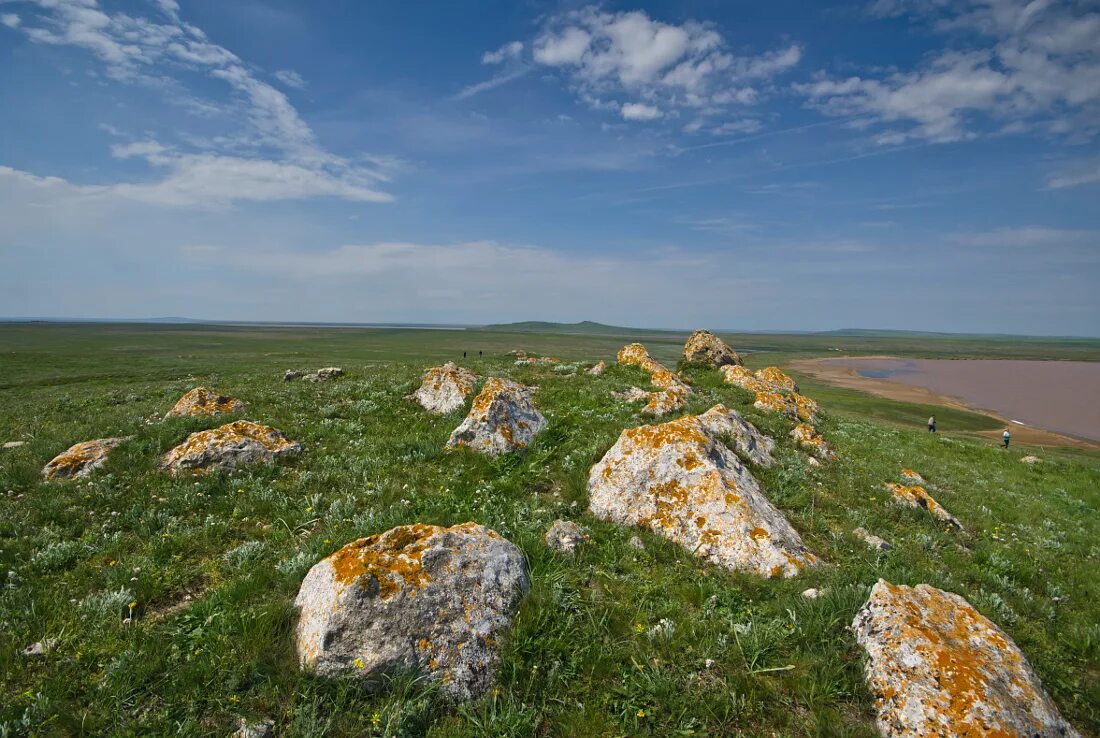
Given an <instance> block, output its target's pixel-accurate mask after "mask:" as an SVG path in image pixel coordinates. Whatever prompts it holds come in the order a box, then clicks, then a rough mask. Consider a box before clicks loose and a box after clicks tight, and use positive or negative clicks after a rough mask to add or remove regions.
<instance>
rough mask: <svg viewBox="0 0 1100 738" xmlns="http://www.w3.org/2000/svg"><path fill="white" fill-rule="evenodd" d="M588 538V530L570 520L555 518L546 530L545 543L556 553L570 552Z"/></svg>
mask: <svg viewBox="0 0 1100 738" xmlns="http://www.w3.org/2000/svg"><path fill="white" fill-rule="evenodd" d="M588 539H589V535H588V531H586V530H585V529H584V528H582V527H581V526H580V525H578V524H577V523H574V522H573V521H572V520H555V521H554V523H553V524H552V525H551V526H550V529H549V530H547V531H546V545H547V546H549V547H550V548H551V549H552V550H554V551H557V552H558V553H564V554H572V553H573V552H574V551H576V550H577V547H578V546H580V545H581V544H582V543H584V542H585V541H587V540H588Z"/></svg>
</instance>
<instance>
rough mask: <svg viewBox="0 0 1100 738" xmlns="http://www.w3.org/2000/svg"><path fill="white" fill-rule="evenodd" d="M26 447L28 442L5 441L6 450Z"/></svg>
mask: <svg viewBox="0 0 1100 738" xmlns="http://www.w3.org/2000/svg"><path fill="white" fill-rule="evenodd" d="M26 445H27V442H26V441H4V448H5V449H13V448H22V447H23V446H26Z"/></svg>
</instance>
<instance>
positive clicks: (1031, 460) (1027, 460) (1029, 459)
mask: <svg viewBox="0 0 1100 738" xmlns="http://www.w3.org/2000/svg"><path fill="white" fill-rule="evenodd" d="M6 447H7V444H5V448H6ZM1020 461H1021V462H1022V463H1024V464H1041V463H1043V460H1042V459H1040V458H1039V457H1038V456H1035V455H1034V454H1028V455H1027V456H1025V457H1023V458H1022V459H1020Z"/></svg>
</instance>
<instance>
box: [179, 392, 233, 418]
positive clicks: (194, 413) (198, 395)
mask: <svg viewBox="0 0 1100 738" xmlns="http://www.w3.org/2000/svg"><path fill="white" fill-rule="evenodd" d="M241 410H244V403H243V402H241V401H240V400H237V399H234V398H232V397H229V396H228V395H221V394H218V393H217V392H211V391H210V390H208V389H206V387H196V388H195V389H193V390H191V391H190V392H188V393H187V394H185V395H184V396H183V397H181V398H180V399H179V401H178V402H177V403H176V404H175V405H174V406H173V407H172V409H171V410H169V411H168V412H166V413H165V414H164V417H165V418H190V417H211V418H212V417H214V416H216V415H228V414H229V413H237V412H240V411H241Z"/></svg>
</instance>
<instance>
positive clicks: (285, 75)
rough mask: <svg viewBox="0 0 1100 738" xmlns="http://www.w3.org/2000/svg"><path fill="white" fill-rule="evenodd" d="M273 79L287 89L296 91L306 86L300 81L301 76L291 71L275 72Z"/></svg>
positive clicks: (303, 81)
mask: <svg viewBox="0 0 1100 738" xmlns="http://www.w3.org/2000/svg"><path fill="white" fill-rule="evenodd" d="M275 79H277V80H279V82H281V83H282V84H284V85H286V86H287V87H293V88H294V89H296V90H300V89H302V88H304V87H305V86H306V81H305V80H304V79H302V75H300V74H298V73H297V72H295V71H294V70H293V69H280V70H279V71H277V72H275Z"/></svg>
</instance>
